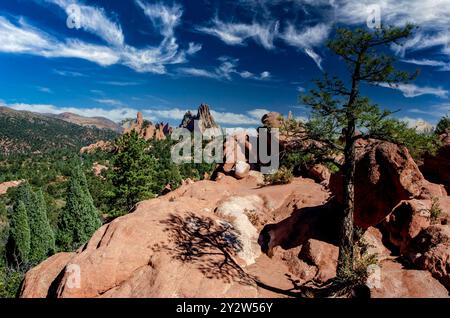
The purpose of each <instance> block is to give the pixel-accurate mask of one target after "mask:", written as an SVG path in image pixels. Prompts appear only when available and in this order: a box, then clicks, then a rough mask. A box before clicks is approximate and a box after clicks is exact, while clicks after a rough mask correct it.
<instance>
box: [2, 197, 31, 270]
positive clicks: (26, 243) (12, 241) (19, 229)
mask: <svg viewBox="0 0 450 318" xmlns="http://www.w3.org/2000/svg"><path fill="white" fill-rule="evenodd" d="M9 224H10V231H9V233H10V234H9V242H8V247H7V249H8V251H7V253H8V259H9V260H10V261H11V262H12V263H13V264H14V265H16V266H18V267H19V266H20V265H22V264H26V263H27V262H28V256H29V254H30V241H31V234H30V226H29V224H28V216H27V209H26V207H25V204H24V203H23V202H22V201H18V202H17V203H16V204H15V205H14V209H13V211H12V214H11V216H10V221H9Z"/></svg>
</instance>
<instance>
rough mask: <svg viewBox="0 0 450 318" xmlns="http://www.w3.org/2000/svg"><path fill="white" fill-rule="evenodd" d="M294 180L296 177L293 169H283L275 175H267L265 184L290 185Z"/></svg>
mask: <svg viewBox="0 0 450 318" xmlns="http://www.w3.org/2000/svg"><path fill="white" fill-rule="evenodd" d="M293 178H294V175H293V174H292V170H291V169H288V168H285V167H281V168H280V169H278V170H277V171H276V172H275V173H274V174H269V175H265V176H264V182H265V183H266V184H271V185H276V184H288V183H291V182H292V179H293Z"/></svg>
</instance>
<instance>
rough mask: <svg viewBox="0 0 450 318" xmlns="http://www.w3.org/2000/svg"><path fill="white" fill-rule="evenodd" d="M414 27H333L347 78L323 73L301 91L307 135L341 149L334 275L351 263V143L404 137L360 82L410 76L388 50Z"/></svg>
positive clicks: (394, 80) (343, 272)
mask: <svg viewBox="0 0 450 318" xmlns="http://www.w3.org/2000/svg"><path fill="white" fill-rule="evenodd" d="M413 29H414V27H413V26H410V25H408V26H406V27H402V28H397V27H389V28H385V27H382V28H380V29H377V30H374V31H367V30H363V29H357V30H348V29H339V30H337V33H336V38H335V39H334V40H332V41H330V42H329V44H328V47H329V48H330V49H331V51H333V52H334V53H335V54H336V55H338V56H339V57H340V58H341V60H342V61H344V62H345V63H346V66H347V70H348V71H349V76H348V78H347V79H345V80H341V79H339V78H337V77H332V78H330V77H329V76H328V75H326V74H325V76H324V79H323V80H318V81H316V85H317V88H316V89H313V90H311V92H310V94H309V95H308V96H305V97H303V103H304V104H305V105H307V106H309V107H311V109H312V120H311V121H310V122H309V123H308V124H307V130H308V134H309V136H310V137H311V139H314V140H317V141H319V142H320V143H321V144H322V148H324V149H328V150H330V151H333V152H335V153H336V152H340V153H343V154H344V163H343V165H342V166H341V170H342V173H343V175H344V184H343V185H342V186H343V192H344V213H343V216H342V224H341V227H340V228H341V235H340V242H339V259H338V268H337V277H338V278H344V277H345V276H346V275H347V273H349V272H352V271H353V268H354V267H353V264H354V255H353V250H354V243H353V237H354V229H353V214H354V209H355V206H354V203H355V200H354V199H355V189H354V187H355V165H356V151H355V143H356V141H357V140H358V139H361V138H378V139H384V140H389V141H392V142H398V141H399V139H401V137H405V135H404V134H401V129H398V128H399V127H400V128H401V125H399V124H398V121H395V120H393V119H390V118H388V116H389V115H391V113H392V112H390V111H388V110H384V111H382V110H380V109H379V107H378V105H375V104H372V103H370V101H369V99H368V98H367V97H364V96H362V95H361V86H362V84H364V83H366V84H373V85H377V84H379V83H386V84H389V85H392V86H395V85H397V84H398V83H403V82H408V81H410V80H412V79H414V77H415V74H412V75H411V74H408V73H406V72H403V71H398V70H396V69H395V67H394V62H395V58H394V57H393V56H391V55H389V54H388V53H387V52H388V51H387V50H386V47H388V46H389V45H391V44H394V43H395V44H397V45H401V41H402V40H404V39H406V38H408V37H409V36H410V35H411V33H412V31H413ZM357 130H358V131H359V133H357ZM342 135H343V136H342ZM341 136H342V138H340V137H341ZM400 142H401V141H400ZM329 158H330V156H329Z"/></svg>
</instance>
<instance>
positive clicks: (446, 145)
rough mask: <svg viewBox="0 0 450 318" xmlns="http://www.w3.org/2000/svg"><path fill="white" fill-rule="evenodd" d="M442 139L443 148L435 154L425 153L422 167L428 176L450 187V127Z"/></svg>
mask: <svg viewBox="0 0 450 318" xmlns="http://www.w3.org/2000/svg"><path fill="white" fill-rule="evenodd" d="M440 140H441V143H442V146H441V148H440V149H439V150H438V152H437V153H436V154H435V155H431V154H427V155H425V156H424V159H423V165H422V166H421V167H420V168H421V170H422V172H423V173H424V174H425V175H426V176H427V177H429V178H430V179H432V180H433V181H436V182H439V183H443V184H445V185H446V187H447V189H450V128H448V129H447V130H446V132H445V133H444V134H442V135H441V136H440Z"/></svg>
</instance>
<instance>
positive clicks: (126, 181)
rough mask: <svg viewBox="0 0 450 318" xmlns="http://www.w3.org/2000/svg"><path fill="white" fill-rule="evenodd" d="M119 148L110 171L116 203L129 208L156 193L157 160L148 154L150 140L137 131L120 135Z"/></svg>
mask: <svg viewBox="0 0 450 318" xmlns="http://www.w3.org/2000/svg"><path fill="white" fill-rule="evenodd" d="M116 147H117V150H116V153H115V154H114V157H113V160H112V163H113V169H111V171H110V173H109V177H110V179H111V182H112V184H113V185H114V187H115V193H114V196H113V204H114V205H115V206H116V207H117V208H118V209H122V210H125V211H129V210H130V209H132V208H133V207H134V205H135V204H136V203H138V202H140V201H142V200H145V199H149V198H151V197H153V196H154V193H153V192H152V189H154V188H155V181H154V177H153V175H154V173H155V170H156V161H155V158H153V157H152V156H149V154H148V148H149V144H148V143H147V141H145V140H144V139H142V138H140V137H139V136H138V134H137V133H136V132H135V131H132V132H131V133H128V134H124V135H122V136H121V137H119V138H118V139H117V140H116Z"/></svg>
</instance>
